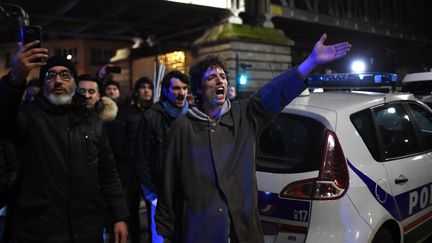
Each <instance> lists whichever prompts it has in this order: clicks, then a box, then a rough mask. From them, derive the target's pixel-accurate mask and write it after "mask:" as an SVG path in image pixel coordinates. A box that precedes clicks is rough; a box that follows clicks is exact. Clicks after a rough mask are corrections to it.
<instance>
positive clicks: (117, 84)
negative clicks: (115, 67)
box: [104, 80, 120, 89]
mask: <svg viewBox="0 0 432 243" xmlns="http://www.w3.org/2000/svg"><path fill="white" fill-rule="evenodd" d="M108 85H115V86H117V89H120V84H119V82H117V81H114V80H108V81H107V82H106V83H105V87H104V88H105V89H106V88H107V87H108Z"/></svg>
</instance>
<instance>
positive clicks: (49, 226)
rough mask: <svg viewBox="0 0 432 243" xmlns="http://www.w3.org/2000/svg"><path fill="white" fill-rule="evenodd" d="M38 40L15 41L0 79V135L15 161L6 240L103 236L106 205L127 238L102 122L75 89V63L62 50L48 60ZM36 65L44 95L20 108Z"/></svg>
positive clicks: (118, 234) (119, 235)
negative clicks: (9, 62)
mask: <svg viewBox="0 0 432 243" xmlns="http://www.w3.org/2000/svg"><path fill="white" fill-rule="evenodd" d="M37 43H38V41H34V42H31V43H29V44H27V45H25V46H23V45H21V44H20V46H19V47H20V48H19V50H18V52H17V53H16V55H15V56H14V58H13V62H12V69H11V71H10V72H9V73H8V74H7V75H5V76H3V77H2V79H1V80H0V112H1V113H2V114H7V115H3V116H1V117H0V136H2V137H4V138H6V139H8V140H9V141H11V142H13V143H14V145H15V146H16V149H17V151H18V156H19V161H20V165H21V170H20V177H19V179H18V185H17V190H16V192H15V195H14V197H13V200H12V203H11V204H10V205H9V207H8V210H9V211H8V213H10V219H8V220H10V221H9V222H8V223H11V225H10V227H9V229H11V232H10V234H11V238H12V239H11V242H14V243H21V242H47V243H48V242H58V243H69V242H88V243H93V242H102V229H103V226H104V224H103V223H104V210H105V208H106V207H107V206H108V209H109V210H110V211H111V214H112V215H113V217H114V220H115V222H116V223H115V226H114V227H115V229H114V232H115V238H116V242H122V243H125V242H126V239H127V229H126V224H125V218H126V217H127V216H128V213H127V207H126V203H125V199H124V196H123V193H122V189H121V185H120V181H119V176H118V173H117V170H116V165H115V161H114V159H113V155H112V152H111V149H110V147H109V144H108V139H107V136H106V134H105V131H104V130H103V125H102V121H101V120H100V119H99V118H98V117H97V115H96V114H95V113H93V112H88V110H87V109H86V100H85V97H84V96H82V95H80V94H75V89H76V86H77V85H76V83H75V80H76V78H77V77H76V68H75V65H74V64H73V63H72V62H70V61H68V60H66V59H65V58H63V57H51V58H49V59H48V60H47V62H46V63H40V62H37V61H36V60H39V58H47V57H48V55H47V52H48V50H47V49H46V48H36V47H35V46H36V44H37ZM34 68H40V74H39V79H40V81H41V83H42V95H39V96H37V97H36V99H35V101H34V102H33V103H31V104H28V105H25V106H23V107H21V97H22V94H23V92H24V89H25V83H26V78H27V76H28V74H29V72H30V71H31V70H32V69H34Z"/></svg>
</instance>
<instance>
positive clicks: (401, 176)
mask: <svg viewBox="0 0 432 243" xmlns="http://www.w3.org/2000/svg"><path fill="white" fill-rule="evenodd" d="M407 181H408V178H406V177H405V176H403V175H400V176H399V177H398V178H396V179H395V183H396V184H402V183H405V182H407Z"/></svg>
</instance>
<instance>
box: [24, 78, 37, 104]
mask: <svg viewBox="0 0 432 243" xmlns="http://www.w3.org/2000/svg"><path fill="white" fill-rule="evenodd" d="M40 86H41V85H40V81H39V79H31V80H30V81H29V82H28V83H27V88H26V90H25V94H24V102H25V103H31V102H33V100H34V98H35V97H36V95H37V94H38V93H39V90H40Z"/></svg>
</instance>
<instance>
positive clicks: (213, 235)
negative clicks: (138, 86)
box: [155, 34, 350, 243]
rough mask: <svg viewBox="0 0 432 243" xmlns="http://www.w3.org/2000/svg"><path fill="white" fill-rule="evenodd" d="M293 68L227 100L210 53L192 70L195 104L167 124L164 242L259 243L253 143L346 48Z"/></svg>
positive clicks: (220, 70) (324, 49) (315, 54)
mask: <svg viewBox="0 0 432 243" xmlns="http://www.w3.org/2000/svg"><path fill="white" fill-rule="evenodd" d="M325 39H326V34H324V35H323V36H322V37H321V39H320V40H319V41H318V42H317V43H316V44H315V47H314V49H313V51H312V52H311V54H310V55H309V57H308V58H307V59H306V60H305V61H304V62H303V63H301V64H300V65H299V66H297V67H294V68H292V69H291V70H289V71H288V72H285V73H282V74H281V75H279V76H277V77H276V78H274V79H273V80H272V81H270V82H268V83H267V84H266V85H265V86H263V87H262V88H261V89H259V90H258V91H257V92H256V93H255V94H254V95H253V96H252V97H251V98H250V99H249V100H242V101H240V102H233V103H231V102H230V101H229V100H228V99H227V84H228V80H227V75H228V67H227V66H226V65H225V63H224V62H223V60H222V59H221V58H220V57H219V56H208V57H207V58H205V59H204V60H202V61H200V62H198V63H196V64H195V65H194V66H192V67H191V69H190V72H189V75H190V77H191V89H192V91H193V92H194V93H195V94H196V95H197V99H198V100H199V102H198V104H197V106H195V107H192V108H191V109H189V111H188V113H187V115H186V116H184V117H181V118H179V119H177V120H176V122H175V123H174V124H173V125H172V126H171V131H170V137H169V138H168V143H167V149H166V153H165V154H166V157H165V159H164V161H163V163H162V169H161V170H162V175H161V176H160V178H161V179H162V181H161V182H160V183H161V187H160V190H159V194H158V206H157V211H156V216H155V217H156V222H157V230H158V232H159V234H161V235H162V236H163V237H164V238H165V239H166V241H167V242H169V241H172V242H206V243H212V242H215V243H216V242H217V243H224V242H225V243H226V242H241V243H255V242H260V243H261V242H264V239H263V233H262V229H261V224H260V219H259V213H258V206H257V184H256V177H255V160H254V158H255V151H254V150H255V142H256V140H257V136H258V135H259V134H260V132H261V131H262V130H263V129H264V128H265V127H266V125H268V124H269V122H270V121H271V120H272V119H273V118H274V117H275V116H276V115H277V114H278V113H279V112H280V111H281V110H282V109H283V108H284V107H285V106H286V105H287V104H288V103H289V102H290V101H292V100H293V99H294V98H295V97H297V96H298V95H299V94H300V93H301V92H302V91H303V90H304V89H305V88H306V84H305V82H304V78H305V76H306V75H307V74H308V73H309V72H310V71H311V70H313V69H314V68H315V66H317V65H319V64H324V63H328V62H331V61H333V60H336V59H338V58H340V57H342V56H344V55H345V54H346V53H347V51H348V50H349V49H350V44H348V43H338V44H335V45H329V46H326V45H324V41H325Z"/></svg>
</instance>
